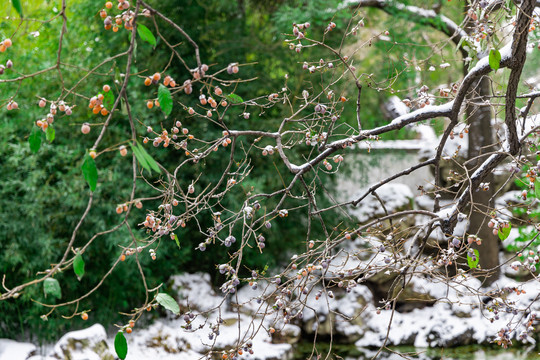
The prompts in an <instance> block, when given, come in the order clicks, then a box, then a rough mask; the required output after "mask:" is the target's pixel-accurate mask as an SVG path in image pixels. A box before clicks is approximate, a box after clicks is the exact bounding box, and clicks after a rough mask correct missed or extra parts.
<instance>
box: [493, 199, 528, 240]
mask: <svg viewBox="0 0 540 360" xmlns="http://www.w3.org/2000/svg"><path fill="white" fill-rule="evenodd" d="M535 191H536V190H535ZM511 229H512V225H510V224H508V227H507V228H505V227H503V228H502V229H499V231H498V234H499V239H501V240H506V238H507V237H508V235H510V230H511Z"/></svg>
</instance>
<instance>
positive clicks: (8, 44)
mask: <svg viewBox="0 0 540 360" xmlns="http://www.w3.org/2000/svg"><path fill="white" fill-rule="evenodd" d="M3 43H4V46H5V47H6V48H8V47H11V45H12V42H11V39H5V40H4V41H3Z"/></svg>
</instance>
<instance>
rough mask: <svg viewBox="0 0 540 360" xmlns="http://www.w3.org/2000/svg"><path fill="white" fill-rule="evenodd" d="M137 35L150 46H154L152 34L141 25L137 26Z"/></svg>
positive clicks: (154, 41) (154, 40)
mask: <svg viewBox="0 0 540 360" xmlns="http://www.w3.org/2000/svg"><path fill="white" fill-rule="evenodd" d="M137 33H138V34H139V36H140V37H141V39H143V40H144V41H146V42H147V43H150V44H151V45H152V46H154V47H155V46H156V38H155V36H154V34H152V32H151V31H150V29H148V28H147V27H146V26H144V25H143V24H137Z"/></svg>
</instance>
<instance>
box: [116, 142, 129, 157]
mask: <svg viewBox="0 0 540 360" xmlns="http://www.w3.org/2000/svg"><path fill="white" fill-rule="evenodd" d="M118 150H120V155H122V156H126V155H127V149H126V147H125V146H124V145H122V146H120V148H119V149H118Z"/></svg>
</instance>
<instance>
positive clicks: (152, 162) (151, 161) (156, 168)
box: [137, 143, 161, 174]
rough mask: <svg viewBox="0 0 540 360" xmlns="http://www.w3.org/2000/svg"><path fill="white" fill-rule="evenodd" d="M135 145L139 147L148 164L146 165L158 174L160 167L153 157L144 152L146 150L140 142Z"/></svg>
mask: <svg viewBox="0 0 540 360" xmlns="http://www.w3.org/2000/svg"><path fill="white" fill-rule="evenodd" d="M137 147H138V148H139V151H140V152H141V155H142V156H143V157H144V160H146V163H147V164H148V166H150V167H151V168H152V169H153V170H154V171H156V172H157V173H158V174H160V173H161V169H160V168H159V165H158V164H157V162H156V161H155V160H154V158H153V157H152V156H151V155H150V154H149V153H147V152H146V150H145V149H144V147H143V146H142V145H141V144H139V143H137Z"/></svg>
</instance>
